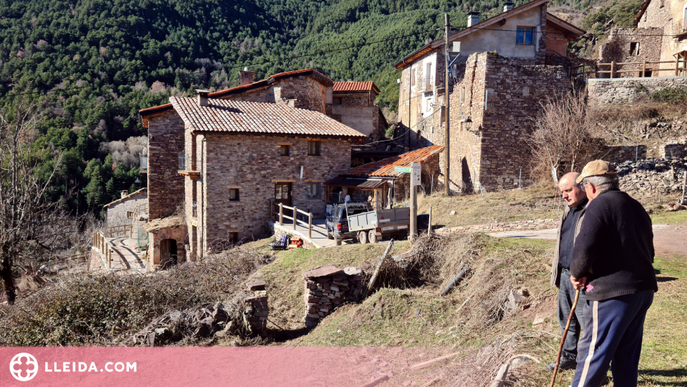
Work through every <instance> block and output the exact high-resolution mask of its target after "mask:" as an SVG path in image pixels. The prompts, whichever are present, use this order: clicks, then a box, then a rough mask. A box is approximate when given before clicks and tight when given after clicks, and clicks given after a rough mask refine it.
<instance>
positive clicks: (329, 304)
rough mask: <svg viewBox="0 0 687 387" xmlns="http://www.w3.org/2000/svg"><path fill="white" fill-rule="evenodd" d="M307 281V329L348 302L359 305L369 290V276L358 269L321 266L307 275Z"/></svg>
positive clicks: (304, 295) (304, 297) (305, 274)
mask: <svg viewBox="0 0 687 387" xmlns="http://www.w3.org/2000/svg"><path fill="white" fill-rule="evenodd" d="M303 279H304V280H305V292H304V294H303V299H304V301H305V305H306V310H305V327H306V328H308V329H312V328H314V327H315V326H317V324H318V323H319V322H320V320H321V319H323V318H325V317H327V316H328V315H330V314H331V313H332V312H333V311H334V309H336V308H337V307H339V306H340V305H342V304H344V303H346V302H356V301H358V299H359V298H360V296H361V295H362V292H363V287H364V286H365V274H364V272H363V271H362V270H360V269H358V268H356V267H347V268H345V269H339V268H337V267H336V266H334V265H327V266H321V267H318V268H315V269H311V270H308V271H306V272H304V273H303Z"/></svg>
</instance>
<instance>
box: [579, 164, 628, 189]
mask: <svg viewBox="0 0 687 387" xmlns="http://www.w3.org/2000/svg"><path fill="white" fill-rule="evenodd" d="M617 174H618V173H617V172H616V171H615V169H613V167H612V166H611V164H609V163H608V161H603V160H594V161H590V162H588V163H587V165H585V166H584V169H582V173H580V176H578V177H577V179H575V182H576V183H577V184H580V183H581V182H582V180H584V179H585V178H586V177H590V176H615V175H617Z"/></svg>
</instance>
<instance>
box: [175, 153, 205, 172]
mask: <svg viewBox="0 0 687 387" xmlns="http://www.w3.org/2000/svg"><path fill="white" fill-rule="evenodd" d="M177 157H178V160H179V167H178V169H177V172H179V174H180V175H182V176H189V177H192V178H197V177H198V176H200V171H194V170H192V169H191V168H192V165H193V164H192V163H191V157H190V156H187V155H186V154H185V153H183V152H182V153H179V154H178V155H177Z"/></svg>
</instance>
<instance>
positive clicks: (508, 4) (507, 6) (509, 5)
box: [503, 1, 515, 12]
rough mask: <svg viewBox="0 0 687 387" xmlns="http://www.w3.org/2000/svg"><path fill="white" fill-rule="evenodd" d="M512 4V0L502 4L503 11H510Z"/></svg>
mask: <svg viewBox="0 0 687 387" xmlns="http://www.w3.org/2000/svg"><path fill="white" fill-rule="evenodd" d="M514 5H515V3H513V2H512V1H508V2H507V3H506V4H504V5H503V12H508V11H510V10H511V9H513V6H514Z"/></svg>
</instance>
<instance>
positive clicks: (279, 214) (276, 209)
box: [270, 201, 312, 239]
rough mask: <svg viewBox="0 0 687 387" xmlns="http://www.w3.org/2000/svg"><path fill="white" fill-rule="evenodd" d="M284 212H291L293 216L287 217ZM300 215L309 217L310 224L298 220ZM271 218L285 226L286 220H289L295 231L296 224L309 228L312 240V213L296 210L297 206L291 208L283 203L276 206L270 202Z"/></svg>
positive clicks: (309, 235) (309, 236)
mask: <svg viewBox="0 0 687 387" xmlns="http://www.w3.org/2000/svg"><path fill="white" fill-rule="evenodd" d="M284 210H289V211H291V215H292V216H287V215H285V214H284ZM298 214H302V215H304V216H307V217H308V222H307V223H306V222H305V221H303V220H300V219H298ZM270 217H271V218H272V220H273V221H275V222H279V225H280V226H282V225H283V224H284V219H288V220H290V221H292V222H293V229H294V230H296V224H297V223H298V222H300V223H302V224H303V227H306V226H307V227H308V238H310V239H312V212H305V211H301V210H299V209H297V208H296V206H293V207H289V206H285V205H283V204H281V203H279V204H275V203H274V201H270Z"/></svg>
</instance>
